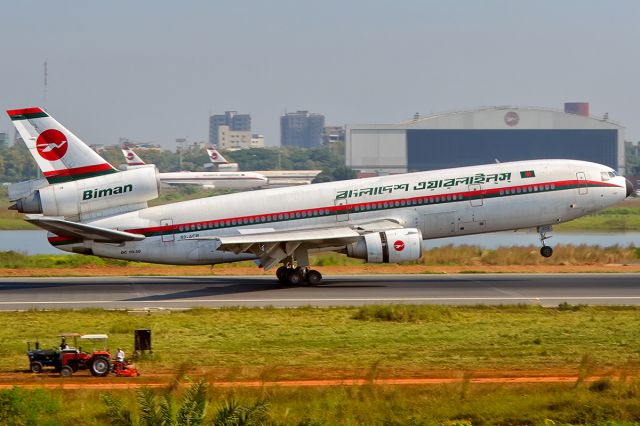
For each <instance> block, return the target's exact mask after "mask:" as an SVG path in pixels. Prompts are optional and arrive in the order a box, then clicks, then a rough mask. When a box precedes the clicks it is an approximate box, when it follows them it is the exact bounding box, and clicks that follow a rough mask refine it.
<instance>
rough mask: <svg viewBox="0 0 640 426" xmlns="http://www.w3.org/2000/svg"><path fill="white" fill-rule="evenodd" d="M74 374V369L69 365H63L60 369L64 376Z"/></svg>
mask: <svg viewBox="0 0 640 426" xmlns="http://www.w3.org/2000/svg"><path fill="white" fill-rule="evenodd" d="M72 374H73V370H72V369H71V367H69V366H68V365H65V366H63V367H62V368H61V369H60V375H61V376H62V377H71V375H72Z"/></svg>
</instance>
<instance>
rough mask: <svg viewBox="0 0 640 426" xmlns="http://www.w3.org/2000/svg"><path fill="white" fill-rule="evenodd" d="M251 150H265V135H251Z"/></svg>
mask: <svg viewBox="0 0 640 426" xmlns="http://www.w3.org/2000/svg"><path fill="white" fill-rule="evenodd" d="M251 148H264V135H259V134H257V133H254V134H253V135H251Z"/></svg>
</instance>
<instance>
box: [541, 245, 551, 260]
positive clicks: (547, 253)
mask: <svg viewBox="0 0 640 426" xmlns="http://www.w3.org/2000/svg"><path fill="white" fill-rule="evenodd" d="M540 255H541V256H542V257H551V256H552V255H553V249H552V248H551V247H549V246H542V247H540Z"/></svg>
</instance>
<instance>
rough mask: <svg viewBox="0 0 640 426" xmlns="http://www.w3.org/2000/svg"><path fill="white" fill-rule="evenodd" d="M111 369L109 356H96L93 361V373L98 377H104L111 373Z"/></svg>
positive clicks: (91, 368)
mask: <svg viewBox="0 0 640 426" xmlns="http://www.w3.org/2000/svg"><path fill="white" fill-rule="evenodd" d="M110 369H111V365H110V363H109V360H108V359H107V358H102V357H100V358H96V359H94V360H93V362H92V363H91V367H90V368H89V370H91V374H92V375H93V376H96V377H104V376H106V375H107V374H109V370H110Z"/></svg>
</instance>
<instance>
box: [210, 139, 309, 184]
mask: <svg viewBox="0 0 640 426" xmlns="http://www.w3.org/2000/svg"><path fill="white" fill-rule="evenodd" d="M207 154H209V158H210V159H211V162H212V163H213V164H214V165H216V167H217V168H218V170H226V169H227V168H228V169H229V170H231V169H233V170H238V163H229V162H228V161H227V159H226V158H224V157H223V156H222V154H220V152H218V150H216V149H214V148H213V147H208V148H207ZM321 172H322V170H259V171H254V173H258V174H261V175H263V176H265V177H266V178H267V179H269V188H275V187H280V186H295V185H309V184H311V183H313V180H314V179H315V178H316V176H318V175H319V174H320V173H321Z"/></svg>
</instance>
